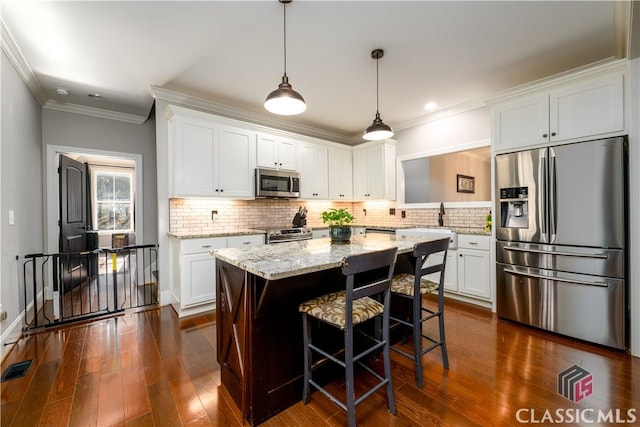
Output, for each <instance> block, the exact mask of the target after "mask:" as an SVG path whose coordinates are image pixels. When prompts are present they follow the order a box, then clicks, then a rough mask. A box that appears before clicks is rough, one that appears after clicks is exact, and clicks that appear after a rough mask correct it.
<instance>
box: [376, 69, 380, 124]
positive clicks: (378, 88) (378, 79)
mask: <svg viewBox="0 0 640 427" xmlns="http://www.w3.org/2000/svg"><path fill="white" fill-rule="evenodd" d="M379 60H380V59H379V58H376V114H380V103H379V101H380V77H379V76H378V62H379Z"/></svg>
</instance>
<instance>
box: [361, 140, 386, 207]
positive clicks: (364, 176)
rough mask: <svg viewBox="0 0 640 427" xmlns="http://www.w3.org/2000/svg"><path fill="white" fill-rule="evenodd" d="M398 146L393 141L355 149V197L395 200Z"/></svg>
mask: <svg viewBox="0 0 640 427" xmlns="http://www.w3.org/2000/svg"><path fill="white" fill-rule="evenodd" d="M395 198H396V147H395V143H393V142H391V141H376V142H372V143H366V144H362V145H359V146H358V147H356V148H355V149H354V150H353V199H354V200H395Z"/></svg>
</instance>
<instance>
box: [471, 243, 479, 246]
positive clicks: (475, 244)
mask: <svg viewBox="0 0 640 427" xmlns="http://www.w3.org/2000/svg"><path fill="white" fill-rule="evenodd" d="M469 244H470V245H474V246H477V245H478V242H469Z"/></svg>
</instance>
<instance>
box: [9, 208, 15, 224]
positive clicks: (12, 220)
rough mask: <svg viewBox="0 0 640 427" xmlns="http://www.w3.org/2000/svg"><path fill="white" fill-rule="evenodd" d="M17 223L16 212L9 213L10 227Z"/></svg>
mask: <svg viewBox="0 0 640 427" xmlns="http://www.w3.org/2000/svg"><path fill="white" fill-rule="evenodd" d="M15 223H16V215H15V212H14V211H9V225H13V224H15Z"/></svg>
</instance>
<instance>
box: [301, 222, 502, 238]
mask: <svg viewBox="0 0 640 427" xmlns="http://www.w3.org/2000/svg"><path fill="white" fill-rule="evenodd" d="M351 225H352V226H353V227H364V228H366V229H367V230H385V231H386V230H402V229H403V228H433V229H435V228H442V229H443V230H451V231H453V232H454V233H458V234H473V235H477V236H491V231H485V230H484V229H482V228H471V227H446V226H444V227H440V226H438V225H401V226H390V225H367V224H351ZM311 228H312V229H313V230H326V229H328V228H329V227H328V226H320V227H311Z"/></svg>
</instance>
